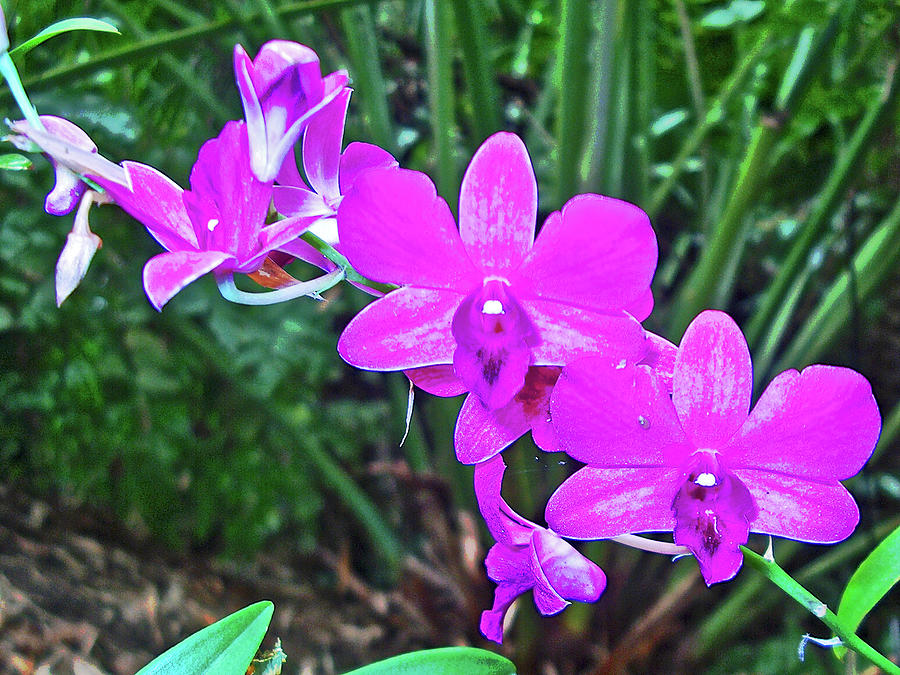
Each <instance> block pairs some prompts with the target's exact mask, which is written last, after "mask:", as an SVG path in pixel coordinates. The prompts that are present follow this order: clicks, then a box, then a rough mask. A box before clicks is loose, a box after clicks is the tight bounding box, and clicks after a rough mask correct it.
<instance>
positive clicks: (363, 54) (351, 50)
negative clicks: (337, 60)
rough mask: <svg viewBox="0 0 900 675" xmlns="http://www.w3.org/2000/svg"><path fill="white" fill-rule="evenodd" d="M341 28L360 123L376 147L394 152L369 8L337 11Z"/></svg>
mask: <svg viewBox="0 0 900 675" xmlns="http://www.w3.org/2000/svg"><path fill="white" fill-rule="evenodd" d="M341 26H342V27H343V28H344V35H345V36H346V38H347V54H348V56H349V57H350V64H351V66H352V69H351V71H350V72H352V73H353V88H354V90H356V91H358V92H359V94H358V96H359V98H358V101H359V104H360V105H361V106H362V111H363V120H364V121H365V123H366V128H367V129H368V132H369V137H370V138H371V140H372V142H373V143H375V144H376V145H380V146H381V147H382V148H385V149H386V150H388V151H390V152H396V150H397V148H396V144H395V142H394V132H393V129H392V127H391V113H390V111H389V110H388V101H387V96H386V95H385V92H386V91H387V85H386V84H385V81H384V74H383V73H382V70H381V59H380V57H379V55H378V32H377V30H376V27H375V18H374V17H373V16H372V8H371V7H369V6H368V5H362V6H359V7H351V8H349V9H344V10H342V11H341Z"/></svg>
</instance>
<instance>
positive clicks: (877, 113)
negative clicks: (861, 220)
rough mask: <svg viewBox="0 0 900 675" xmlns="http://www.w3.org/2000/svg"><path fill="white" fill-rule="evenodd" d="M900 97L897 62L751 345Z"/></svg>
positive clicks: (796, 247) (755, 325) (772, 294)
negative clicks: (899, 95)
mask: <svg viewBox="0 0 900 675" xmlns="http://www.w3.org/2000/svg"><path fill="white" fill-rule="evenodd" d="M898 94H900V68H898V67H897V62H896V61H895V62H894V64H893V65H892V67H891V68H890V70H889V72H888V73H887V76H886V77H885V82H884V86H883V88H882V92H881V96H880V97H879V98H878V100H876V101H875V102H874V103H873V104H872V105H871V106H870V108H869V110H868V111H867V112H866V115H865V117H864V118H863V119H862V121H861V122H860V123H859V125H858V126H857V128H856V131H855V132H854V133H853V136H852V137H851V139H850V142H849V143H848V144H847V148H846V149H845V151H844V152H843V153H842V154H841V156H840V157H839V158H838V160H837V163H836V164H835V166H834V169H833V170H832V171H831V173H830V174H828V179H827V181H826V183H825V186H824V187H823V188H822V192H821V194H820V195H819V197H818V199H817V200H816V204H815V206H814V207H813V210H812V212H811V213H810V215H809V217H808V218H807V219H806V223H805V224H804V226H803V230H802V232H801V234H800V236H799V237H798V238H797V240H796V241H795V242H794V244H793V246H792V247H791V250H790V252H789V253H788V256H787V258H786V259H785V261H784V264H783V265H782V266H781V271H780V273H779V274H778V275H777V276H776V277H775V278H774V279H773V280H772V284H771V286H769V288H768V290H767V291H766V292H765V295H764V296H763V299H762V302H761V304H760V306H759V308H758V309H757V310H756V312H754V316H753V320H752V321H751V322H750V323H749V325H748V326H747V330H746V335H747V341H748V342H749V343H750V344H751V345H753V344H755V343H756V341H757V340H759V338H760V336H761V335H762V332H763V331H764V330H765V329H766V327H767V325H768V323H769V321H770V319H771V317H772V314H774V312H775V310H776V308H777V307H778V305H779V303H780V302H781V299H782V297H783V295H784V293H785V291H786V289H787V287H788V285H789V284H790V283H791V282H792V280H793V278H794V276H795V275H796V274H797V273H798V272H799V270H800V269H801V268H802V265H803V261H804V260H805V259H806V257H807V256H808V255H809V252H810V250H811V249H812V247H813V246H814V245H815V243H816V240H817V239H818V237H819V236H820V235H821V233H822V230H823V229H824V228H825V226H826V225H827V224H828V221H829V218H830V217H831V214H832V213H833V212H834V210H835V209H836V208H837V206H838V204H839V203H840V201H841V200H842V199H843V198H844V195H845V194H846V191H847V188H848V186H849V185H850V184H851V182H852V181H853V180H854V179H855V178H857V177H858V176H859V172H858V171H857V166H858V165H859V162H861V161H862V159H863V156H864V154H865V153H866V152H867V151H868V150H869V148H870V147H871V145H872V143H873V141H874V140H875V138H876V134H877V131H878V130H879V129H880V128H881V125H882V123H883V122H885V121H886V120H887V119H889V118H890V116H891V112H892V111H893V110H894V108H895V106H896V103H897V100H898V98H900V97H898Z"/></svg>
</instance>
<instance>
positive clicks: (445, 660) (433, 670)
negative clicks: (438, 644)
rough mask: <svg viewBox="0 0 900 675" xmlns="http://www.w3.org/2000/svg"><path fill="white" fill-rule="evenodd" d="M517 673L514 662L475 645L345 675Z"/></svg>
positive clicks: (389, 661)
mask: <svg viewBox="0 0 900 675" xmlns="http://www.w3.org/2000/svg"><path fill="white" fill-rule="evenodd" d="M457 673H466V675H516V667H515V666H514V665H513V663H512V661H510V660H509V659H505V658H503V657H502V656H500V655H499V654H494V653H493V652H489V651H487V650H485V649H476V648H474V647H442V648H440V649H425V650H422V651H418V652H410V653H409V654H401V655H400V656H395V657H393V658H390V659H385V660H384V661H379V662H378V663H373V664H371V665H369V666H364V667H362V668H358V669H357V670H354V671H352V672H350V673H347V674H346V675H456V674H457Z"/></svg>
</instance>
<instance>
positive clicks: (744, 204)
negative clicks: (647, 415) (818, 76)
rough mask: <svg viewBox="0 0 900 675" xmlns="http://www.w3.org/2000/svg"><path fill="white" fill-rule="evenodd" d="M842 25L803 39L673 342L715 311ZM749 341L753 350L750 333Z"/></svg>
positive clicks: (681, 303) (675, 323) (699, 269)
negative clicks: (753, 211)
mask: <svg viewBox="0 0 900 675" xmlns="http://www.w3.org/2000/svg"><path fill="white" fill-rule="evenodd" d="M837 22H838V19H837V10H836V9H834V8H832V13H831V18H830V20H829V23H828V24H827V25H826V26H825V28H823V29H822V30H821V31H819V33H818V35H817V37H816V39H815V40H814V41H813V42H812V43H807V40H806V39H805V38H803V37H801V38H800V40H799V42H798V45H797V47H796V49H795V58H794V59H793V60H792V64H791V67H789V68H788V70H787V72H786V73H785V74H784V75H783V77H782V86H781V88H780V89H779V95H778V98H777V101H776V103H777V104H778V105H777V106H776V108H775V110H774V112H773V113H772V115H766V116H763V117H761V119H760V120H759V122H758V124H757V126H756V127H755V128H754V130H753V132H752V135H751V139H750V145H749V147H748V149H747V153H746V154H745V156H744V159H743V161H742V162H741V165H740V170H739V172H738V178H737V182H736V183H735V186H734V189H733V190H732V194H731V198H730V199H729V200H728V204H727V205H726V207H725V211H724V213H723V214H722V217H721V218H720V220H719V222H718V223H717V224H715V227H714V229H713V230H712V232H711V236H710V237H709V241H708V242H707V244H706V246H705V247H704V249H703V251H702V252H701V254H700V259H699V260H698V261H697V264H696V266H695V267H694V270H693V272H692V273H691V274H690V275H689V276H688V278H687V280H686V281H685V283H684V285H683V286H682V288H681V289H680V291H679V292H678V294H677V296H676V298H675V301H674V302H673V313H672V316H670V317H669V329H670V336H680V335H681V334H682V333H683V332H684V329H685V328H686V327H687V325H688V323H690V321H691V319H692V318H693V317H694V316H696V315H697V313H699V312H700V311H701V310H703V309H706V308H708V307H710V306H712V305H713V303H714V300H715V298H716V294H717V289H718V288H719V286H720V281H719V275H720V274H721V270H723V269H725V268H726V266H727V264H728V262H729V261H732V260H734V258H735V257H737V256H739V255H740V250H741V248H742V246H743V236H742V229H743V227H744V219H745V217H746V214H747V210H748V207H749V205H750V204H751V203H752V202H753V201H754V200H755V199H756V198H757V195H758V193H759V191H760V190H761V189H762V188H763V186H765V185H766V182H767V181H768V177H769V171H770V169H771V151H772V149H773V147H774V144H775V141H776V140H777V139H778V138H779V137H780V136H781V133H782V131H783V130H784V128H785V124H786V122H787V120H788V119H790V116H791V114H792V113H793V110H794V108H795V107H796V106H797V105H798V104H799V102H800V101H801V100H802V98H803V96H804V95H805V94H806V92H807V91H808V90H809V85H810V84H811V82H812V78H813V75H814V74H815V73H816V72H817V71H818V70H819V69H820V68H821V67H822V65H823V63H824V62H825V60H826V59H825V58H824V56H825V54H826V52H827V50H828V49H829V48H830V47H831V45H832V43H833V40H834V36H833V32H832V31H833V30H836V28H834V29H832V26H836V25H837ZM797 54H799V56H797ZM779 106H780V107H779ZM748 341H749V342H750V343H751V345H752V344H753V339H752V338H751V337H750V335H749V332H748Z"/></svg>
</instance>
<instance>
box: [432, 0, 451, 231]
mask: <svg viewBox="0 0 900 675" xmlns="http://www.w3.org/2000/svg"><path fill="white" fill-rule="evenodd" d="M450 5H451V3H449V2H444V1H443V0H427V2H426V3H425V34H426V37H425V49H426V53H427V55H428V104H429V108H430V109H431V116H430V117H431V136H432V138H433V139H434V156H435V158H436V161H437V166H436V167H435V169H436V176H435V184H436V185H437V189H438V194H440V195H441V196H442V197H444V199H446V200H447V203H448V204H449V205H450V209H451V210H452V211H453V212H454V213H456V205H457V202H458V201H459V181H458V179H457V175H456V161H455V158H454V156H453V136H454V131H455V128H456V126H455V123H454V109H453V106H454V103H455V100H456V98H455V96H454V92H453V68H452V65H453V63H452V57H453V48H452V42H451V38H452V35H451V25H452V20H453V17H452V15H451V14H450V12H451V7H450Z"/></svg>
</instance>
